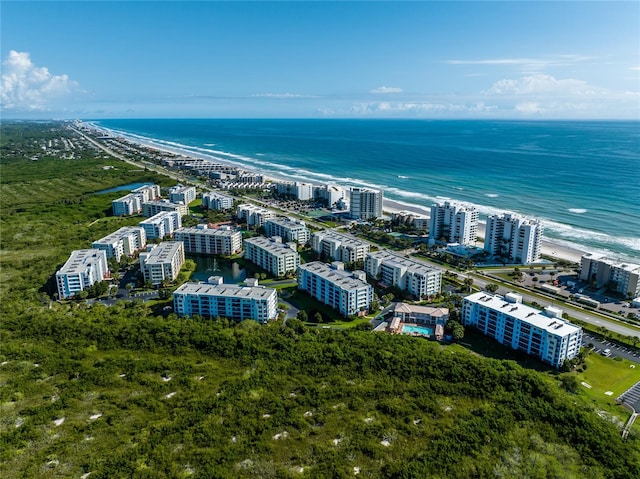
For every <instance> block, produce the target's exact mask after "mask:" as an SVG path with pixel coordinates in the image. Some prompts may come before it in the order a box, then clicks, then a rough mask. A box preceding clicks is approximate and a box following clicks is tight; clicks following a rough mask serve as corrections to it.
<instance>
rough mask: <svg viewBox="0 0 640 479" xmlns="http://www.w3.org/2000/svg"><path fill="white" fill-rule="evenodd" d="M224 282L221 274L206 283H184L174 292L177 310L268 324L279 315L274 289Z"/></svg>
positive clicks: (180, 312) (188, 314)
mask: <svg viewBox="0 0 640 479" xmlns="http://www.w3.org/2000/svg"><path fill="white" fill-rule="evenodd" d="M251 283H252V284H253V286H238V285H233V284H224V283H223V280H222V278H221V277H219V276H217V277H212V278H210V280H209V282H207V283H185V284H183V285H182V286H180V287H179V288H178V289H177V290H176V291H175V292H174V293H173V305H174V311H175V312H176V313H177V314H179V315H181V316H193V315H194V314H197V315H200V316H203V317H205V318H218V317H220V318H228V319H234V320H236V321H242V320H245V319H253V320H255V321H258V322H259V323H266V322H268V321H270V320H272V319H275V318H276V317H277V315H278V295H277V292H276V290H275V289H270V288H265V287H264V286H258V285H257V281H253V282H251Z"/></svg>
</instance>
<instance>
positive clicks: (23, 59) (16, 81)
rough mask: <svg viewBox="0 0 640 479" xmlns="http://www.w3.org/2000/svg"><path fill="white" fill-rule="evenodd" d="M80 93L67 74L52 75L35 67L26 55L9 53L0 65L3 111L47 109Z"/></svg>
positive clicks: (75, 83)
mask: <svg viewBox="0 0 640 479" xmlns="http://www.w3.org/2000/svg"><path fill="white" fill-rule="evenodd" d="M74 91H79V86H78V83H77V82H75V81H73V80H70V79H69V77H68V76H67V75H52V74H51V73H50V72H49V69H48V68H47V67H38V66H36V65H34V64H33V62H32V61H31V58H30V55H29V53H27V52H16V51H15V50H11V51H10V52H9V55H8V56H7V58H6V59H5V60H4V61H3V62H2V92H1V94H0V98H1V104H2V108H3V109H6V110H28V111H37V110H46V109H47V108H48V107H49V106H50V105H51V103H52V102H54V101H55V100H57V99H60V98H62V97H65V96H68V95H70V94H71V93H73V92H74Z"/></svg>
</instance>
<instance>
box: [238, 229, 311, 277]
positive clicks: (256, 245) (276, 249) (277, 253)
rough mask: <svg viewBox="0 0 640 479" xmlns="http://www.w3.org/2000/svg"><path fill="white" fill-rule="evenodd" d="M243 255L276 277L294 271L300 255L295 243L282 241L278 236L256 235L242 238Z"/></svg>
mask: <svg viewBox="0 0 640 479" xmlns="http://www.w3.org/2000/svg"><path fill="white" fill-rule="evenodd" d="M244 257H245V259H247V260H249V261H251V262H252V263H254V264H256V265H258V266H260V267H261V268H262V269H264V270H267V271H269V272H270V273H271V274H273V275H274V276H277V277H282V276H286V275H287V274H288V273H295V272H296V270H297V269H298V266H299V265H300V255H299V254H298V251H297V245H296V244H295V243H283V242H282V238H280V237H279V236H272V237H271V238H265V237H264V236H256V237H254V238H247V239H246V240H244Z"/></svg>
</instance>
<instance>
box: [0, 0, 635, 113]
mask: <svg viewBox="0 0 640 479" xmlns="http://www.w3.org/2000/svg"><path fill="white" fill-rule="evenodd" d="M0 22H1V27H2V33H1V47H0V54H1V58H2V91H1V94H2V96H1V98H2V107H1V108H2V110H1V114H2V117H3V118H129V117H135V118H150V117H160V118H173V117H182V118H195V117H209V118H225V117H240V118H264V117H267V118H279V117H289V118H321V117H330V118H331V117H339V118H343V117H347V118H351V117H354V118H395V117H398V118H541V119H545V118H552V119H553V118H576V119H582V118H584V119H591V118H611V119H638V118H639V117H640V2H637V1H632V2H616V1H613V2H611V1H608V2H591V1H583V2H574V1H571V2H545V1H536V2H520V1H512V2H507V1H503V2H484V1H475V2H455V1H448V2H260V3H258V2H246V3H245V2H207V1H201V2H112V1H108V2H88V1H87V2H56V1H49V2H29V1H10V0H3V2H2V7H1V17H0Z"/></svg>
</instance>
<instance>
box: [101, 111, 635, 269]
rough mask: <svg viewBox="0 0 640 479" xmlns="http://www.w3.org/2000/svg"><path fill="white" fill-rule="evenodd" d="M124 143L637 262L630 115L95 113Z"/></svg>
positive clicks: (632, 123)
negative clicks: (486, 218)
mask: <svg viewBox="0 0 640 479" xmlns="http://www.w3.org/2000/svg"><path fill="white" fill-rule="evenodd" d="M93 123H94V124H96V125H97V126H100V127H104V128H107V129H110V130H113V131H114V133H117V134H120V135H123V136H127V137H129V138H130V139H133V140H136V141H140V142H144V143H147V144H155V145H156V146H159V147H163V148H172V149H175V150H179V151H181V152H184V153H187V154H191V155H194V156H200V157H203V158H209V159H212V160H216V159H218V160H223V161H225V162H232V163H235V164H237V165H242V166H244V167H246V168H247V169H251V170H256V171H262V172H264V173H265V174H268V175H272V176H275V177H279V178H285V179H290V180H298V181H308V182H313V183H333V184H341V185H351V186H369V187H372V188H377V189H383V190H384V194H385V197H386V198H389V199H393V200H396V201H400V202H403V203H407V204H412V205H418V206H423V207H428V206H429V205H430V204H431V203H433V202H434V201H436V200H441V199H445V198H447V199H451V200H457V201H463V202H466V203H471V204H474V205H476V207H477V208H478V209H479V210H480V212H481V214H482V215H487V214H494V213H499V212H504V211H512V212H516V213H520V214H524V215H527V216H532V217H535V218H539V219H541V220H542V221H543V222H544V223H545V236H546V237H548V238H549V239H553V240H555V241H558V242H560V243H564V244H567V245H569V246H577V247H579V248H582V249H586V250H589V251H602V252H608V253H610V254H613V255H614V256H621V257H626V258H631V259H635V260H637V261H640V123H638V122H622V121H620V122H619V121H610V122H603V121H593V122H575V121H552V122H550V121H535V122H533V121H532V122H523V121H443V120H437V121H427V120H201V119H198V120H100V121H95V122H93Z"/></svg>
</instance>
